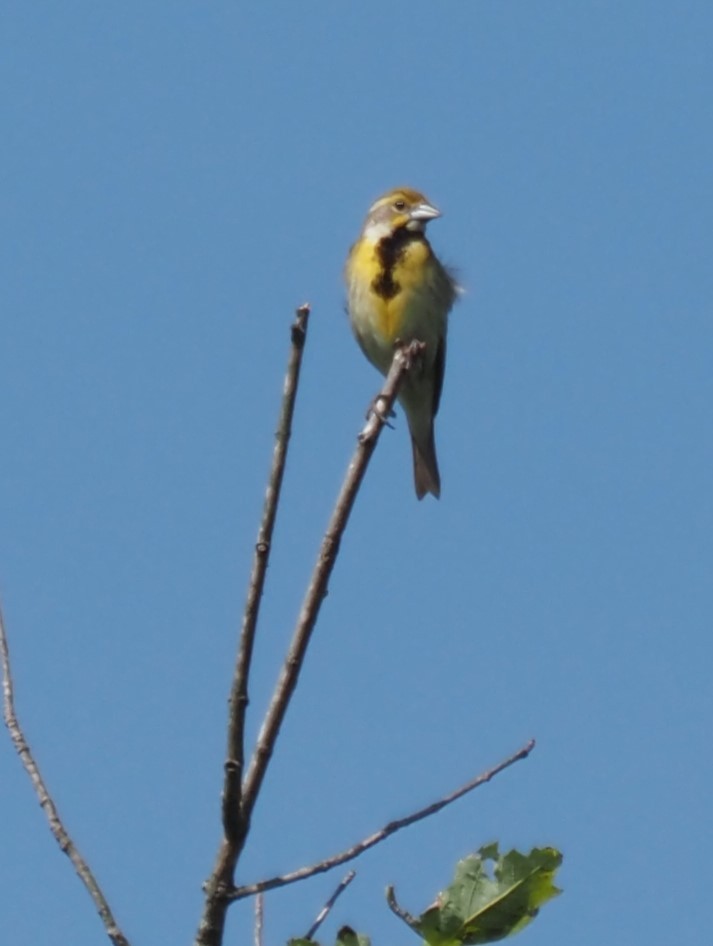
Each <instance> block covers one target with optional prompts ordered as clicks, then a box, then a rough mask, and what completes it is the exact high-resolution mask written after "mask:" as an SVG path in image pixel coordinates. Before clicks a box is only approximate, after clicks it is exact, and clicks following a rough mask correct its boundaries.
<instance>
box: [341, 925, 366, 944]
mask: <svg viewBox="0 0 713 946" xmlns="http://www.w3.org/2000/svg"><path fill="white" fill-rule="evenodd" d="M336 946H371V940H370V939H369V937H368V936H365V935H364V934H363V933H355V932H354V930H353V929H352V928H351V927H350V926H343V927H342V928H341V930H340V931H339V932H338V933H337V942H336Z"/></svg>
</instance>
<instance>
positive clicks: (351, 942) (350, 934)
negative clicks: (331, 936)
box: [287, 926, 371, 946]
mask: <svg viewBox="0 0 713 946" xmlns="http://www.w3.org/2000/svg"><path fill="white" fill-rule="evenodd" d="M287 946H319V944H318V943H317V941H316V940H313V939H305V938H304V937H298V938H296V939H290V940H288V941H287ZM335 946H371V940H370V939H369V937H368V936H365V935H364V934H363V933H355V932H354V930H353V929H352V928H351V927H350V926H343V927H342V928H341V929H340V931H339V932H338V933H337V941H336V944H335Z"/></svg>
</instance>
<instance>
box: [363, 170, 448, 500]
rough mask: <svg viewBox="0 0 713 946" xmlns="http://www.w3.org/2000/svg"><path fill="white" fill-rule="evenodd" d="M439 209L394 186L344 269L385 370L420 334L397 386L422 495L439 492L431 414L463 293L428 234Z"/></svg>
mask: <svg viewBox="0 0 713 946" xmlns="http://www.w3.org/2000/svg"><path fill="white" fill-rule="evenodd" d="M440 215H441V214H440V211H439V210H438V209H437V208H436V207H434V206H433V204H432V203H430V201H428V200H427V199H426V198H425V197H424V195H423V194H421V193H420V192H419V191H416V190H413V189H412V188H410V187H398V188H396V189H395V190H392V191H389V192H388V193H387V194H384V195H383V197H379V199H378V200H376V201H375V202H374V203H373V204H372V205H371V207H370V208H369V213H368V214H367V216H366V220H365V221H364V226H363V228H362V231H361V233H360V235H359V239H358V240H357V241H356V243H355V244H354V246H352V248H351V250H350V251H349V256H348V257H347V263H346V267H345V271H344V278H345V281H346V284H347V308H348V311H349V319H350V321H351V326H352V329H353V331H354V334H355V335H356V338H357V341H358V342H359V345H360V346H361V349H362V351H363V352H364V354H365V355H366V357H367V358H368V359H369V361H370V362H371V363H372V364H373V365H374V366H375V367H376V368H378V369H379V371H381V373H382V374H386V373H387V372H388V370H389V367H390V366H391V362H392V359H393V356H394V346H395V345H396V344H407V343H408V342H411V341H414V340H418V341H421V342H423V343H424V344H425V346H426V349H425V351H424V353H423V357H422V359H421V361H420V363H419V364H418V365H414V367H413V368H412V370H411V371H410V372H409V373H408V375H407V376H406V378H405V379H404V382H403V384H402V386H401V390H400V392H399V402H400V404H401V406H402V407H403V409H404V413H405V414H406V420H407V421H408V426H409V431H410V433H411V444H412V446H413V474H414V481H415V485H416V495H417V496H418V498H419V499H423V497H424V496H425V495H426V493H433V495H434V496H436V497H437V496H439V495H440V492H441V478H440V475H439V473H438V461H437V459H436V445H435V442H434V438H433V419H434V417H435V416H436V412H437V411H438V404H439V401H440V398H441V389H442V387H443V372H444V368H445V364H446V329H447V327H448V312H449V310H450V308H451V306H452V305H453V302H454V301H455V298H456V296H457V294H458V291H459V287H458V285H457V283H456V281H455V279H454V277H453V274H452V273H451V272H449V270H448V269H447V268H446V267H445V266H444V265H443V264H442V263H441V262H440V261H439V260H438V258H437V257H436V255H435V254H434V252H433V250H432V249H431V245H430V243H429V242H428V240H427V239H426V232H425V231H426V224H427V223H428V221H429V220H433V219H434V218H435V217H440Z"/></svg>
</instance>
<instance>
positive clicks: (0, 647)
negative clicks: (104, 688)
mask: <svg viewBox="0 0 713 946" xmlns="http://www.w3.org/2000/svg"><path fill="white" fill-rule="evenodd" d="M0 662H1V663H2V689H3V714H4V717H5V725H6V726H7V728H8V730H9V732H10V736H11V738H12V741H13V744H14V746H15V749H16V750H17V754H18V755H19V756H20V759H21V761H22V764H23V766H24V768H25V771H26V772H27V774H28V775H29V777H30V781H31V782H32V787H33V788H34V790H35V794H36V795H37V797H38V798H39V801H40V806H41V808H42V810H43V811H44V813H45V815H46V817H47V821H48V822H49V827H50V831H51V832H52V834H53V835H54V837H55V840H56V841H57V844H59V846H60V848H61V849H62V851H63V852H64V853H65V854H66V855H67V857H68V858H69V859H70V861H71V862H72V865H73V866H74V870H75V871H76V873H77V876H78V877H79V879H80V880H81V881H82V883H83V884H84V886H85V887H86V889H87V891H88V893H89V896H90V897H91V898H92V900H93V901H94V906H95V907H96V909H97V912H98V913H99V916H100V918H101V921H102V923H103V924H104V929H105V930H106V933H107V936H108V937H109V939H110V940H111V941H112V943H114V946H129V941H128V939H127V938H126V937H125V936H124V934H123V933H122V932H121V930H120V929H119V926H118V924H117V922H116V920H115V919H114V916H113V914H112V912H111V909H110V908H109V904H108V903H107V901H106V898H105V896H104V894H103V893H102V891H101V888H100V886H99V883H98V882H97V880H96V878H95V877H94V874H93V873H92V871H91V870H90V868H89V865H88V864H87V862H86V861H85V860H84V858H83V857H82V855H81V854H80V853H79V851H78V850H77V848H76V845H75V844H74V841H73V840H72V838H71V837H70V836H69V834H68V832H67V829H66V828H65V827H64V824H63V822H62V820H61V818H60V816H59V812H58V811H57V806H56V805H55V803H54V800H53V799H52V796H51V795H50V793H49V791H48V790H47V786H46V785H45V782H44V779H43V778H42V775H41V774H40V770H39V767H38V765H37V763H36V762H35V758H34V756H33V754H32V750H31V749H30V747H29V745H28V743H27V740H26V739H25V734H24V732H23V730H22V727H21V726H20V722H19V720H18V718H17V714H16V712H15V691H14V684H13V680H12V672H11V667H10V650H9V647H8V643H7V634H6V631H5V621H4V619H3V614H2V608H1V607H0Z"/></svg>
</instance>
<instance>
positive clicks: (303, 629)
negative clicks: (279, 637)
mask: <svg viewBox="0 0 713 946" xmlns="http://www.w3.org/2000/svg"><path fill="white" fill-rule="evenodd" d="M424 347H425V346H424V345H423V343H422V342H411V343H410V344H409V345H406V346H404V347H402V348H398V349H397V350H396V351H395V353H394V357H393V360H392V362H391V368H390V369H389V373H388V375H387V376H386V381H385V382H384V386H383V388H382V389H381V392H380V394H379V395H378V397H377V398H376V401H375V403H374V408H373V409H372V411H371V412H370V414H369V417H368V419H367V422H366V424H365V426H364V428H363V430H362V432H361V433H360V435H359V438H358V443H357V448H356V450H355V452H354V456H353V457H352V461H351V463H350V464H349V468H348V469H347V473H346V476H345V478H344V483H343V484H342V488H341V491H340V493H339V496H338V498H337V502H336V504H335V506H334V511H333V512H332V518H331V519H330V521H329V525H328V526H327V531H326V532H325V535H324V539H323V540H322V546H321V548H320V550H319V556H318V558H317V563H316V565H315V567H314V571H313V573H312V578H311V580H310V584H309V587H308V589H307V593H306V595H305V599H304V602H303V604H302V610H301V611H300V614H299V617H298V619H297V626H296V627H295V631H294V635H293V637H292V642H291V643H290V648H289V650H288V652H287V657H286V658H285V663H284V665H283V668H282V673H281V675H280V678H279V680H278V682H277V686H276V687H275V691H274V693H273V695H272V700H271V702H270V705H269V707H268V710H267V713H266V714H265V719H264V721H263V724H262V728H261V729H260V734H259V736H258V740H257V745H256V747H255V752H254V753H253V756H252V759H251V760H250V767H249V769H248V772H247V775H246V776H245V784H244V786H243V812H244V815H243V816H244V817H245V818H246V820H247V821H249V820H250V816H251V814H252V810H253V808H254V806H255V801H256V799H257V796H258V793H259V791H260V786H261V785H262V780H263V778H264V777H265V772H266V771H267V767H268V764H269V762H270V757H271V756H272V752H273V750H274V748H275V742H276V740H277V736H278V734H279V731H280V726H281V725H282V721H283V719H284V717H285V713H286V712H287V707H288V706H289V703H290V700H291V698H292V694H293V693H294V691H295V687H296V686H297V680H298V678H299V674H300V670H301V669H302V664H303V662H304V658H305V653H306V650H307V646H308V644H309V641H310V638H311V636H312V631H313V630H314V626H315V624H316V622H317V617H318V615H319V611H320V608H321V606H322V601H323V600H324V598H325V597H326V596H327V588H328V584H329V578H330V576H331V574H332V569H333V568H334V563H335V562H336V560H337V555H338V554H339V544H340V542H341V539H342V535H343V533H344V530H345V528H346V525H347V522H348V521H349V515H350V513H351V511H352V508H353V506H354V500H355V499H356V495H357V492H358V490H359V486H360V485H361V481H362V479H363V478H364V474H365V473H366V469H367V467H368V465H369V460H370V459H371V455H372V453H373V452H374V448H375V447H376V444H377V441H378V439H379V434H380V433H381V430H382V428H383V426H384V424H385V423H386V421H387V419H388V417H389V414H390V412H391V409H392V407H393V405H394V401H395V400H396V396H397V394H398V392H399V388H400V386H401V383H402V381H403V379H404V377H405V375H406V373H407V372H408V371H409V370H410V369H411V366H412V364H413V363H414V361H415V360H416V359H418V358H420V356H421V353H422V352H423V349H424Z"/></svg>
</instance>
